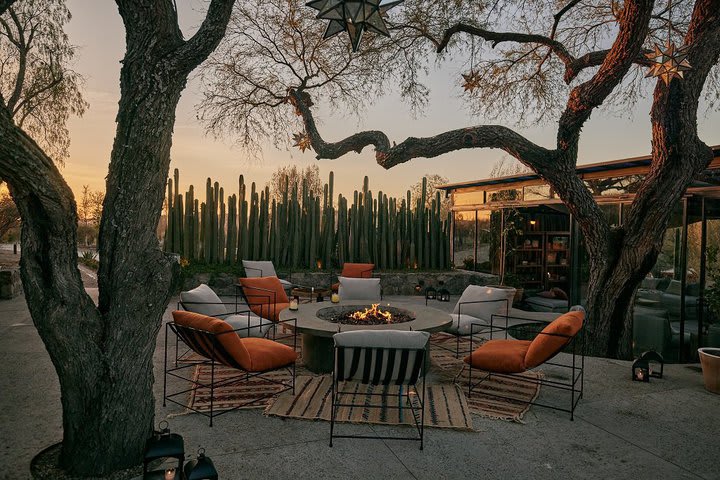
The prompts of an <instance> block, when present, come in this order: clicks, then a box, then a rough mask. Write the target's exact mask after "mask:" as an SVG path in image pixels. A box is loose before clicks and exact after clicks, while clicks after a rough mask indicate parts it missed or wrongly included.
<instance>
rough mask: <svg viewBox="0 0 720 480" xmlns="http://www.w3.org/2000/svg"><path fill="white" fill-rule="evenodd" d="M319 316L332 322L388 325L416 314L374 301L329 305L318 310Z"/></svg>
mask: <svg viewBox="0 0 720 480" xmlns="http://www.w3.org/2000/svg"><path fill="white" fill-rule="evenodd" d="M317 316H318V318H321V319H323V320H327V321H328V322H332V323H342V324H345V325H386V324H389V323H393V324H394V323H405V322H410V321H412V320H415V315H413V313H412V312H410V311H409V310H405V309H402V308H396V307H391V306H389V305H388V306H387V307H380V304H379V303H373V304H372V305H371V306H370V307H366V306H364V305H346V306H342V307H327V308H322V309H320V310H318V312H317Z"/></svg>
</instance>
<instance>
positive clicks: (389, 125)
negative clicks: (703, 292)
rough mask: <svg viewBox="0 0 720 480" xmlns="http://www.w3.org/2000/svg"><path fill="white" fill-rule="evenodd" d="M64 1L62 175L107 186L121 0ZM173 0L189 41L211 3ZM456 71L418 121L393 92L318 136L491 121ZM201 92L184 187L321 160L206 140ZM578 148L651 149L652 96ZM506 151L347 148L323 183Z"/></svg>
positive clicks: (180, 141)
mask: <svg viewBox="0 0 720 480" xmlns="http://www.w3.org/2000/svg"><path fill="white" fill-rule="evenodd" d="M67 3H68V7H69V8H70V11H71V12H72V15H73V19H72V21H71V22H70V23H69V25H68V26H67V33H68V35H69V36H70V41H71V42H72V43H73V44H74V45H77V46H78V47H80V48H79V51H78V58H77V63H76V66H75V69H76V70H77V71H79V72H80V73H81V74H82V75H84V77H85V79H86V85H85V97H86V99H87V101H88V102H89V103H90V109H89V111H88V112H87V113H86V114H85V116H84V117H82V118H74V119H72V120H71V122H70V132H71V139H72V145H71V150H70V158H69V159H68V160H67V161H66V165H65V167H64V168H63V174H64V175H65V178H66V179H67V181H68V182H69V184H70V186H71V187H72V188H73V190H74V191H75V192H76V194H77V193H79V192H80V191H81V188H82V185H85V184H87V185H89V186H90V188H91V189H93V190H103V189H104V182H105V180H104V178H105V175H106V173H107V166H108V161H109V157H110V150H111V147H112V141H113V137H114V135H115V115H116V113H117V102H118V100H119V96H120V93H119V75H120V63H119V62H120V60H121V59H122V57H123V55H124V50H125V44H124V43H125V42H124V38H125V32H124V28H123V25H122V21H121V18H120V16H119V14H118V12H117V7H116V5H115V2H113V1H110V0H105V1H97V0H68V2H67ZM177 3H178V8H179V10H180V21H181V25H182V27H183V31H184V33H185V37H186V38H187V37H189V36H190V35H191V34H192V33H193V32H194V30H195V28H197V26H198V25H199V24H200V22H201V21H202V17H203V15H204V9H205V8H206V5H207V4H206V3H205V2H204V1H202V0H177ZM460 73H461V71H460V69H459V68H458V67H457V66H449V67H447V68H444V69H443V71H440V72H436V73H434V74H433V75H432V77H431V79H430V81H429V84H430V86H431V91H432V95H431V99H430V104H429V108H428V109H427V110H426V111H425V115H424V116H423V117H421V118H419V119H413V118H412V116H411V114H410V111H409V108H407V106H406V105H403V102H402V101H401V99H400V98H399V95H396V94H393V95H388V96H387V97H385V98H384V99H383V100H382V101H381V102H378V103H377V104H376V105H375V106H374V107H372V108H370V109H369V111H368V112H367V114H366V115H364V116H363V118H361V119H359V120H358V119H356V118H354V117H352V116H351V115H348V113H347V112H329V111H328V110H327V109H324V110H323V112H322V114H323V115H322V117H321V118H320V119H319V120H321V121H322V122H323V123H322V124H321V126H320V130H321V133H322V134H323V136H324V137H325V139H326V140H328V141H332V140H335V139H339V138H342V137H344V136H347V135H349V134H352V133H355V132H356V131H359V130H362V129H380V130H383V131H385V133H387V134H388V136H389V137H390V139H391V140H394V141H396V142H398V143H399V142H401V141H402V140H403V139H405V138H406V137H407V136H429V135H433V134H436V133H440V132H442V131H445V130H449V129H452V128H459V127H463V126H469V125H476V124H482V123H489V122H486V121H485V120H484V119H483V118H479V117H474V118H473V117H471V116H470V115H468V114H467V113H466V112H465V110H464V109H463V101H464V98H463V96H462V88H461V87H460V84H459V83H460V82H459V79H460V76H459V75H460ZM647 81H648V82H650V81H651V80H649V79H648V80H647ZM199 88H200V86H199V83H198V82H197V81H191V82H190V83H189V85H188V87H187V89H186V90H185V92H184V94H183V97H182V99H181V101H180V105H179V107H178V115H177V122H176V124H175V134H174V138H173V147H172V152H171V156H172V165H171V168H176V167H177V168H179V169H180V176H181V188H182V189H185V188H187V186H188V185H189V184H191V183H192V184H194V185H195V186H196V187H197V186H202V185H204V183H205V179H206V178H207V177H208V176H210V177H212V178H213V180H217V181H219V182H220V184H221V185H223V186H225V188H226V190H228V191H229V192H233V191H234V190H235V188H236V185H237V177H238V175H240V174H244V175H245V178H246V179H247V181H255V182H257V183H258V184H259V185H261V186H263V185H265V183H266V182H267V181H268V179H269V177H270V175H271V173H272V172H273V171H274V170H275V169H276V168H277V167H278V166H280V165H285V164H288V163H295V164H297V165H298V166H306V165H309V164H311V163H313V162H317V160H315V157H314V154H313V153H312V152H310V151H308V152H305V153H301V152H300V151H299V150H297V149H293V150H291V151H285V150H277V149H275V148H273V147H271V146H267V147H266V148H265V149H264V153H263V158H262V159H260V160H248V159H246V158H245V157H244V155H243V154H242V152H240V151H239V150H238V149H234V148H232V142H231V140H230V139H228V140H226V141H216V140H214V139H213V138H211V137H209V136H206V135H205V133H204V130H203V127H202V126H201V125H200V124H199V122H198V121H197V120H196V119H195V110H194V106H195V104H196V103H197V102H198V100H199V98H200V97H199ZM706 110H707V108H706V107H705V106H703V105H701V108H700V110H699V111H700V114H701V116H700V118H699V126H700V135H701V138H702V139H703V140H704V141H705V142H707V143H708V144H711V145H716V144H720V128H718V125H720V112H718V111H717V110H716V111H714V112H710V113H707V114H706V115H705V112H706ZM510 126H512V125H510ZM520 131H521V133H523V134H524V135H526V136H527V137H529V138H530V139H531V140H533V141H535V142H537V143H539V144H540V145H543V146H547V147H552V146H553V145H554V142H555V128H554V125H553V123H552V122H551V123H549V124H548V125H547V126H545V127H542V126H539V127H535V128H530V129H520ZM580 147H581V148H580V158H581V163H588V162H598V161H603V160H612V159H617V158H623V157H631V156H638V155H645V154H648V153H649V152H650V122H649V100H648V99H645V100H644V101H641V102H640V103H639V104H638V106H637V108H636V110H635V114H634V115H633V117H632V118H627V116H626V118H618V117H615V116H611V115H608V114H604V113H603V112H602V110H601V111H598V112H595V113H594V114H593V117H592V119H591V120H590V121H589V122H588V123H587V125H586V126H585V128H584V130H583V136H582V140H581V145H580ZM502 157H503V152H501V151H499V150H464V151H461V152H455V153H451V154H447V155H445V156H443V157H439V158H435V159H416V160H413V161H411V162H408V163H406V164H404V165H400V166H398V167H395V168H393V169H391V170H389V171H386V170H384V169H382V168H380V167H379V166H378V165H377V164H376V163H375V155H374V151H373V149H372V148H371V147H367V148H365V150H364V151H363V152H362V154H360V155H357V154H354V153H351V154H348V155H346V156H344V157H343V158H342V159H339V160H334V161H328V160H323V161H320V162H319V166H320V171H321V175H322V177H323V179H326V178H327V175H328V173H329V172H330V171H331V170H332V171H334V172H335V182H336V192H339V193H343V194H345V195H352V191H353V190H355V189H357V188H360V187H361V186H362V177H363V176H364V175H368V176H369V177H370V186H371V188H372V189H373V190H375V191H377V190H383V191H384V192H386V193H388V194H392V195H401V194H403V193H404V191H405V190H406V189H407V188H408V187H409V186H410V185H412V184H413V183H415V182H416V181H417V180H418V179H419V178H420V177H421V176H422V175H423V174H425V173H438V174H440V175H443V176H446V177H448V179H449V180H450V181H451V182H456V181H464V180H472V179H477V178H483V177H486V176H487V175H488V173H489V172H490V169H491V168H492V166H493V164H495V162H496V161H497V160H498V159H500V158H502Z"/></svg>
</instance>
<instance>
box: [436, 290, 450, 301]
mask: <svg viewBox="0 0 720 480" xmlns="http://www.w3.org/2000/svg"><path fill="white" fill-rule="evenodd" d="M437 299H438V300H440V301H441V302H449V301H450V291H449V290H448V289H447V288H441V289H440V290H438V293H437Z"/></svg>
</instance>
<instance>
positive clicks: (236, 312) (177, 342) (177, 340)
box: [175, 297, 275, 366]
mask: <svg viewBox="0 0 720 480" xmlns="http://www.w3.org/2000/svg"><path fill="white" fill-rule="evenodd" d="M188 305H223V306H226V305H232V303H228V302H183V301H182V300H180V301H179V302H178V303H177V309H178V310H185V311H187V312H192V311H193V310H192V309H190V308H188V307H187V306H188ZM243 314H247V316H248V325H247V327H246V328H247V330H248V331H249V330H250V329H252V328H258V327H257V326H250V318H251V317H250V315H252V314H254V312H253V311H252V310H249V309H245V310H238V303H237V297H236V299H235V310H234V311H232V312H228V313H219V314H216V315H207V316H209V317H213V318H220V317H221V316H226V315H243ZM202 315H205V314H204V313H203V314H202ZM220 320H222V318H220ZM262 320H265V321H267V322H268V323H267V325H270V326H271V327H272V328H269V329H268V331H267V333H266V334H265V335H264V336H265V337H267V336H268V335H269V334H270V332H271V331H274V330H275V322H273V321H271V320H268V319H266V318H263V319H262ZM261 325H263V326H264V325H266V324H265V323H261ZM242 330H245V328H243V329H242ZM273 338H274V337H273ZM181 341H182V339H181V338H180V337H179V336H178V335H176V336H175V366H177V364H178V362H179V361H181V360H185V356H186V355H188V354H189V353H190V352H192V351H193V350H192V349H191V348H190V347H187V349H186V350H185V351H184V352H183V353H182V354H180V355H178V351H179V348H178V347H179V345H180V342H181ZM183 343H184V342H183Z"/></svg>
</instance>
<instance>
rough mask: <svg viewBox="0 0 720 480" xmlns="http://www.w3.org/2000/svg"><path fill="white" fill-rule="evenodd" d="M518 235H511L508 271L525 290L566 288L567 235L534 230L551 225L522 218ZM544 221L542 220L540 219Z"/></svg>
mask: <svg viewBox="0 0 720 480" xmlns="http://www.w3.org/2000/svg"><path fill="white" fill-rule="evenodd" d="M525 220H526V222H525V223H526V225H525V228H524V229H523V231H522V233H521V234H517V235H515V246H514V249H513V255H512V258H513V260H512V262H510V265H511V266H512V268H511V272H512V273H513V274H514V275H515V276H516V277H517V279H518V281H519V282H520V283H521V285H522V287H523V288H524V289H525V290H527V291H542V290H550V289H551V288H553V287H558V288H561V289H562V290H563V291H565V292H566V293H567V292H568V291H569V287H570V263H571V256H570V232H569V231H563V230H540V229H537V230H535V228H536V227H538V226H539V225H538V223H539V224H540V225H543V224H545V225H548V226H550V227H552V226H558V225H557V224H555V225H553V222H547V221H542V220H535V219H532V220H531V219H530V218H526V219H525ZM543 220H546V219H543Z"/></svg>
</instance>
